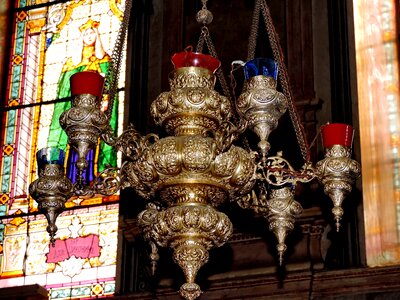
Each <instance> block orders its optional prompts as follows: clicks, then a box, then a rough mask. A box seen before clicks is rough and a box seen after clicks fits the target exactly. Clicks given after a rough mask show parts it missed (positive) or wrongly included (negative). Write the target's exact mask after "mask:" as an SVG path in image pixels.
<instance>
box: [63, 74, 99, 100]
mask: <svg viewBox="0 0 400 300" xmlns="http://www.w3.org/2000/svg"><path fill="white" fill-rule="evenodd" d="M70 80H71V95H72V96H74V95H81V94H91V95H94V96H96V97H101V95H102V92H103V85H104V77H103V76H101V75H100V74H99V73H96V72H90V71H85V72H79V73H76V74H74V75H72V76H71V79H70Z"/></svg>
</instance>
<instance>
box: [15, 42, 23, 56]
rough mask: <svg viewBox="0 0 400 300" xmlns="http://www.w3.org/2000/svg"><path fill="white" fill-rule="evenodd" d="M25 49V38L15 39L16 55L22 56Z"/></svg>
mask: <svg viewBox="0 0 400 300" xmlns="http://www.w3.org/2000/svg"><path fill="white" fill-rule="evenodd" d="M23 49H24V38H16V39H15V51H14V54H15V55H22V54H23Z"/></svg>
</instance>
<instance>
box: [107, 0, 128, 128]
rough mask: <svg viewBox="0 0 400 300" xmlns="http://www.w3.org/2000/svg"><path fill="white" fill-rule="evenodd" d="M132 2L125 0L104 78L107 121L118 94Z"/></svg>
mask: <svg viewBox="0 0 400 300" xmlns="http://www.w3.org/2000/svg"><path fill="white" fill-rule="evenodd" d="M131 8H132V0H126V2H125V11H124V15H123V17H122V21H121V25H120V28H119V31H118V36H117V39H116V41H115V45H114V48H113V51H112V54H111V60H110V64H109V66H108V70H107V73H106V76H105V83H104V94H105V95H107V96H108V105H107V110H106V112H105V114H106V116H107V118H108V120H110V119H111V115H112V110H113V106H114V100H115V97H117V93H118V82H119V75H120V69H121V62H122V57H123V55H122V53H123V50H124V45H125V41H126V35H127V32H128V25H129V18H130V14H131Z"/></svg>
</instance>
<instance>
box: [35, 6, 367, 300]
mask: <svg viewBox="0 0 400 300" xmlns="http://www.w3.org/2000/svg"><path fill="white" fill-rule="evenodd" d="M205 3H206V1H203V9H202V10H201V11H200V12H199V14H198V16H197V18H198V21H199V22H200V23H202V24H203V25H204V26H203V29H202V38H203V40H202V42H203V43H204V41H206V42H207V44H208V45H209V46H210V45H211V46H212V44H211V43H210V41H207V38H209V36H208V30H207V28H206V25H207V24H209V23H210V22H211V20H212V15H211V13H210V12H209V11H208V10H207V9H206V7H205ZM256 8H257V9H259V10H260V11H261V12H262V13H263V16H264V18H266V20H270V19H268V18H269V11H268V7H267V6H266V3H265V1H264V0H257V1H256ZM127 10H129V9H127ZM126 15H128V19H129V13H126ZM126 15H125V17H124V18H126ZM253 34H254V30H253ZM253 44H254V42H253ZM199 45H200V46H199V47H198V49H197V50H201V48H202V45H201V43H199ZM199 48H200V49H199ZM210 50H211V51H210V52H213V48H212V47H211V49H210ZM200 52H201V51H197V52H192V51H183V52H180V53H177V54H175V55H174V56H173V57H172V62H173V64H174V66H175V70H174V71H173V72H172V73H171V75H170V78H169V84H170V91H167V92H163V93H161V94H160V95H159V96H158V97H157V99H156V100H155V101H154V102H153V103H152V104H151V108H150V113H151V115H152V117H153V119H154V121H155V123H156V124H157V125H159V126H162V127H163V129H164V130H165V131H166V132H167V134H168V136H167V137H164V138H160V137H159V136H158V135H156V134H149V135H147V136H141V135H140V134H139V133H138V132H137V131H136V130H135V129H134V128H133V127H129V128H128V129H126V130H125V131H124V132H123V133H122V134H121V135H120V136H119V137H115V136H114V135H113V134H112V131H111V130H110V127H109V125H108V116H107V113H103V112H102V111H101V110H100V100H101V96H102V89H103V80H104V79H103V77H102V76H101V75H99V74H96V73H90V72H82V73H78V74H76V75H73V77H72V78H71V88H72V95H73V96H74V99H73V101H72V108H71V109H70V110H68V111H66V112H64V114H63V115H62V116H61V118H60V124H61V126H62V127H63V129H64V130H65V131H66V133H67V135H68V138H69V144H70V146H71V147H72V148H73V149H75V151H76V152H77V154H78V162H77V169H78V181H77V183H75V184H74V185H73V184H72V183H71V182H70V181H69V180H68V179H67V178H66V177H65V176H64V171H63V169H62V165H63V162H62V161H63V159H64V153H63V152H62V151H61V150H59V149H49V148H46V149H42V150H40V151H39V152H38V155H37V156H38V164H39V178H38V179H37V180H35V181H34V182H33V183H32V184H31V186H30V194H31V196H32V197H33V198H34V199H35V200H36V201H37V202H38V203H39V209H40V210H41V211H42V212H44V213H45V215H46V217H47V219H48V222H49V226H48V228H47V230H48V232H49V234H50V236H51V239H52V242H54V235H55V232H56V231H57V227H56V225H55V221H56V217H57V215H58V214H59V213H60V212H61V211H62V210H63V207H64V203H65V202H66V201H67V200H68V199H69V198H70V197H71V196H72V195H81V196H87V195H89V196H90V195H92V194H94V193H99V194H106V195H109V194H112V193H115V192H116V191H118V190H119V189H123V188H126V187H131V188H133V189H135V190H136V192H137V193H138V194H139V195H140V196H142V197H143V198H145V199H147V200H148V201H149V202H148V206H147V208H146V209H145V210H144V211H142V212H141V213H140V214H139V215H138V219H137V220H138V224H139V227H140V228H141V230H142V232H143V235H144V237H145V239H146V240H148V241H149V242H150V244H151V245H152V249H153V253H152V254H151V257H152V259H153V260H154V261H155V260H157V259H158V255H157V247H156V246H160V247H171V248H172V249H173V259H174V261H175V262H176V263H177V264H178V265H179V266H180V267H181V268H182V270H183V272H184V274H185V278H186V283H184V284H183V285H182V286H181V288H180V294H181V296H182V297H184V298H185V299H196V298H197V297H199V295H200V294H201V290H200V287H199V286H198V285H197V284H196V283H195V277H196V274H197V272H198V270H199V269H200V267H201V266H203V265H204V264H205V263H206V262H207V261H208V256H209V254H208V250H209V249H211V248H212V247H219V246H221V245H223V244H224V243H226V242H227V241H228V240H229V238H230V236H231V235H232V230H233V229H232V228H233V226H232V223H231V221H230V220H229V217H228V216H227V215H226V214H224V213H222V212H219V211H218V210H217V208H218V206H219V205H221V204H222V203H224V202H226V201H234V202H237V203H238V204H239V205H240V206H241V207H243V208H250V209H253V210H254V211H255V212H256V213H258V214H261V215H262V216H264V217H265V218H266V219H267V221H268V224H269V229H270V230H271V231H272V232H273V233H274V234H275V235H276V237H277V240H278V244H277V251H278V255H279V261H280V263H282V260H283V255H284V252H285V250H286V245H285V238H286V236H287V234H288V233H289V232H290V231H291V230H292V229H293V227H294V222H295V219H296V218H297V217H298V216H299V215H300V214H301V212H302V207H301V205H300V203H299V202H297V201H296V200H295V199H294V188H295V186H296V183H298V182H309V181H311V180H313V179H315V178H317V179H318V180H319V181H320V182H321V184H322V185H323V186H324V191H325V193H326V194H328V195H329V196H330V197H331V199H332V201H333V203H334V207H333V209H332V212H333V215H334V218H335V220H336V224H337V229H339V222H340V220H341V217H342V215H343V209H342V208H341V203H342V201H343V199H344V197H345V196H346V195H347V194H348V193H349V192H350V191H351V189H352V184H353V183H354V181H355V180H356V179H357V178H358V176H359V174H360V165H359V164H358V163H357V162H356V161H354V160H352V159H351V145H352V137H353V129H352V127H351V126H349V125H345V124H329V125H325V126H323V127H322V129H321V131H322V135H323V143H324V146H325V148H326V153H325V158H324V159H323V160H321V161H319V162H318V163H317V164H316V165H315V167H313V166H312V164H311V162H309V161H308V160H306V162H305V164H304V166H303V167H302V168H301V169H300V170H298V171H296V170H294V169H293V168H292V166H291V165H290V164H289V162H288V161H287V160H286V159H284V158H283V157H282V156H280V155H276V156H270V155H269V149H270V145H269V143H268V136H269V134H270V133H271V131H273V130H274V129H275V128H276V127H277V125H278V120H279V118H280V117H281V116H282V115H283V114H284V113H285V112H286V111H287V110H289V111H292V110H293V109H294V108H293V107H294V106H293V102H292V99H291V95H290V91H289V92H288V90H289V89H286V93H281V92H279V91H277V89H276V87H277V80H278V74H277V72H278V69H279V71H280V72H282V73H283V75H282V76H283V78H285V77H286V78H287V73H286V71H285V70H286V69H285V67H284V65H283V59H282V58H281V57H279V55H278V58H275V59H276V62H275V61H273V60H270V59H257V58H256V59H254V57H251V55H250V59H249V61H248V62H247V63H244V64H243V68H244V70H245V75H246V76H245V77H246V82H245V83H244V87H243V92H242V93H241V95H240V96H239V97H238V99H237V101H236V102H235V103H232V101H230V99H229V98H228V97H225V96H222V95H220V94H219V93H218V92H216V91H215V90H214V85H215V81H216V75H215V73H216V72H217V69H218V68H219V66H220V61H219V60H218V59H217V58H216V55H215V53H214V55H205V54H202V53H200ZM211 54H213V53H211ZM253 56H254V52H253ZM115 71H118V67H114V72H115ZM114 79H115V78H114ZM106 80H109V79H107V78H106ZM281 80H282V79H281ZM283 86H285V85H284V84H283ZM108 91H109V92H110V91H111V92H110V95H111V97H110V99H111V98H112V96H113V95H112V89H109V90H108ZM292 121H293V117H292ZM293 123H294V126H295V129H296V128H297V130H301V125H300V123H299V122H298V120H297V119H296V118H294V122H293ZM247 129H250V130H252V131H254V132H255V133H256V135H257V136H258V138H259V142H258V150H257V151H254V150H250V149H249V148H248V147H246V148H244V147H241V146H239V145H236V144H234V143H235V142H236V141H237V139H238V137H239V136H241V135H243V133H244V131H245V130H247ZM100 137H101V138H102V139H103V140H104V141H106V142H107V143H108V144H110V145H112V146H113V147H115V148H116V149H117V150H118V151H121V152H122V153H123V155H124V161H123V163H122V166H121V167H120V168H119V169H115V168H114V169H112V168H110V169H107V170H105V171H104V172H102V173H101V174H99V175H98V176H97V178H96V179H95V181H94V182H92V183H91V184H90V185H87V184H85V182H84V180H83V179H82V173H83V172H84V170H85V169H86V167H87V162H86V158H85V157H86V154H87V152H88V151H89V149H93V148H94V147H95V146H96V144H97V141H98V139H99V138H100ZM256 183H257V189H255V188H254V186H255V184H256Z"/></svg>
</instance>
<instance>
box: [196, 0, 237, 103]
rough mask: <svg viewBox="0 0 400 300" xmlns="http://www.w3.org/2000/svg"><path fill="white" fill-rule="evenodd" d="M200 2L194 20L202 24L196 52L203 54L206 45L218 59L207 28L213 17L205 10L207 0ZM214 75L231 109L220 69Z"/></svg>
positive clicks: (227, 87)
mask: <svg viewBox="0 0 400 300" xmlns="http://www.w3.org/2000/svg"><path fill="white" fill-rule="evenodd" d="M201 2H202V3H203V7H202V8H201V10H200V11H199V12H198V13H197V16H196V20H197V22H198V23H201V24H203V26H202V27H201V33H200V37H199V41H198V42H197V46H196V52H203V48H204V43H206V45H207V48H208V51H209V52H210V55H211V56H213V57H215V58H217V59H218V55H217V51H216V50H215V46H214V43H213V41H212V39H211V36H210V32H209V30H208V27H207V24H210V23H211V22H212V19H213V16H212V13H211V12H210V11H209V10H208V9H207V0H202V1H201ZM216 75H217V78H218V80H219V82H220V84H221V87H222V91H223V93H224V95H225V96H226V97H227V98H228V99H229V101H230V102H231V105H232V107H234V103H233V99H232V95H231V93H230V90H229V86H228V84H227V82H226V79H225V76H224V73H223V72H222V69H221V68H219V69H218V70H217V71H216Z"/></svg>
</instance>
